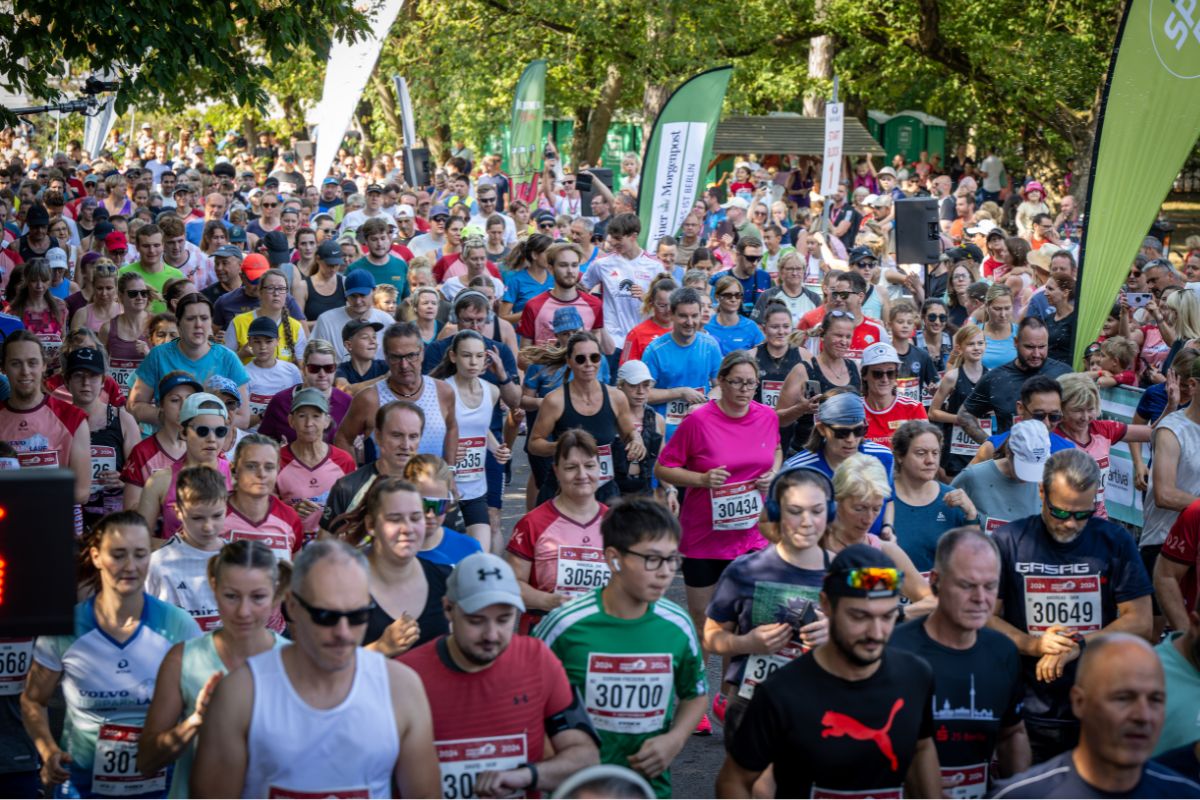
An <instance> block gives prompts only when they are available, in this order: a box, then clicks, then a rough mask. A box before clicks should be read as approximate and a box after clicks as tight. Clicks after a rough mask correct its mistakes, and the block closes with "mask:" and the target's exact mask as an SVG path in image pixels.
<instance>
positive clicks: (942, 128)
mask: <svg viewBox="0 0 1200 800" xmlns="http://www.w3.org/2000/svg"><path fill="white" fill-rule="evenodd" d="M882 144H883V149H884V150H886V151H887V153H888V158H889V159H890V158H892V157H893V156H895V155H896V153H900V154H901V155H902V156H904V160H905V161H906V162H910V163H911V162H913V161H916V160H918V159H919V158H920V156H921V151H922V150H925V151H927V152H928V153H929V156H930V158H932V157H933V156H934V155H935V154H936V155H937V156H938V157H939V158H940V160H941V161H942V163H945V160H946V152H945V151H946V121H945V120H942V119H938V118H937V117H934V116H931V115H929V114H926V113H924V112H923V111H913V110H905V111H901V112H899V113H897V114H894V115H893V116H892V117H891V118H890V119H889V120H887V122H886V123H884V125H883V140H882Z"/></svg>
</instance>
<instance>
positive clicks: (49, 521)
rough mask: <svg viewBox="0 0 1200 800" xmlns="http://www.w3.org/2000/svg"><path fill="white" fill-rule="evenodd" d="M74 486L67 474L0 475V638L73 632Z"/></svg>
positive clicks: (20, 472) (49, 471)
mask: <svg viewBox="0 0 1200 800" xmlns="http://www.w3.org/2000/svg"><path fill="white" fill-rule="evenodd" d="M74 487H75V476H74V473H72V472H70V471H68V470H63V469H25V470H18V471H9V470H4V471H0V637H11V636H40V635H43V634H46V635H52V634H63V633H70V632H71V631H72V629H73V627H74V609H75V602H76V589H75V587H76V563H75V558H76V556H75V554H76V541H75V520H74V508H75V503H74V492H75V489H74Z"/></svg>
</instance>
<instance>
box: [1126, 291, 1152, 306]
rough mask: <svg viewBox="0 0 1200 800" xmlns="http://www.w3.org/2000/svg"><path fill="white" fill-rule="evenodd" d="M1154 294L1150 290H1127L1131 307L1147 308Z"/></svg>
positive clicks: (1127, 298)
mask: <svg viewBox="0 0 1200 800" xmlns="http://www.w3.org/2000/svg"><path fill="white" fill-rule="evenodd" d="M1153 297H1154V295H1152V294H1150V293H1149V292H1126V293H1125V299H1126V300H1127V301H1128V302H1129V307H1130V308H1145V307H1146V306H1148V305H1150V301H1151V300H1152V299H1153Z"/></svg>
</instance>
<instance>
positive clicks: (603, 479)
mask: <svg viewBox="0 0 1200 800" xmlns="http://www.w3.org/2000/svg"><path fill="white" fill-rule="evenodd" d="M596 460H597V461H598V462H600V483H599V484H598V487H597V488H599V486H603V485H604V484H606V483H608V482H609V481H611V480H612V479H613V457H612V445H611V444H602V445H598V446H597V447H596Z"/></svg>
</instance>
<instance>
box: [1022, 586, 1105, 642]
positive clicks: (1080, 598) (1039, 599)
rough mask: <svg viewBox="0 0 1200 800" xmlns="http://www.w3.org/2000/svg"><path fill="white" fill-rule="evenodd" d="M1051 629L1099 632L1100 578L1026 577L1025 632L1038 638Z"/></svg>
mask: <svg viewBox="0 0 1200 800" xmlns="http://www.w3.org/2000/svg"><path fill="white" fill-rule="evenodd" d="M1052 625H1062V626H1065V627H1067V628H1070V629H1071V631H1073V632H1075V633H1092V632H1094V631H1098V630H1100V628H1101V627H1103V626H1102V625H1101V622H1100V576H1099V575H1069V576H1057V575H1056V576H1043V575H1026V576H1025V629H1026V630H1027V631H1028V632H1029V634H1030V635H1031V636H1039V635H1041V634H1043V633H1045V632H1046V630H1047V629H1048V628H1050V626H1052Z"/></svg>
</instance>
